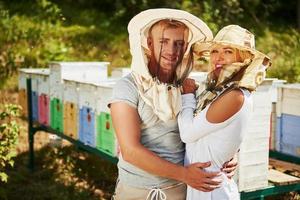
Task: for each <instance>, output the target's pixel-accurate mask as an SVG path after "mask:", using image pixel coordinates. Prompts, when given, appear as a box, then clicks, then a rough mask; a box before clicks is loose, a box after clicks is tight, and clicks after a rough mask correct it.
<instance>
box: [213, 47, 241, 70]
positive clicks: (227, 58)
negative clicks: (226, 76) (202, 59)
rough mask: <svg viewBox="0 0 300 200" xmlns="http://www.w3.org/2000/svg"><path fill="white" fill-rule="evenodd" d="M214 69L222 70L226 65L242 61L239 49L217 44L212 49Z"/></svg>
mask: <svg viewBox="0 0 300 200" xmlns="http://www.w3.org/2000/svg"><path fill="white" fill-rule="evenodd" d="M210 62H211V67H212V70H215V71H220V70H221V69H222V68H223V67H224V66H225V65H228V64H232V63H234V62H241V58H240V56H239V54H238V51H237V49H235V48H232V47H230V46H226V45H215V46H213V48H212V49H211V51H210Z"/></svg>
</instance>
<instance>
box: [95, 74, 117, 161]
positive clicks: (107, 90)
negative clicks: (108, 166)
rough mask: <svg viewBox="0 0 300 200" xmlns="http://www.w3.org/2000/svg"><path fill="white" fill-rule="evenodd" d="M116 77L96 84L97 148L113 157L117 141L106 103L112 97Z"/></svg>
mask: <svg viewBox="0 0 300 200" xmlns="http://www.w3.org/2000/svg"><path fill="white" fill-rule="evenodd" d="M116 81H117V80H116V79H108V80H106V81H105V82H103V83H101V84H99V85H97V95H96V100H97V101H96V113H97V124H96V127H97V130H96V131H97V133H96V134H97V144H96V145H97V149H99V150H101V151H103V152H104V153H107V154H109V155H111V156H113V157H117V156H118V152H119V151H118V142H117V139H116V135H115V131H114V129H113V124H112V119H111V115H110V110H109V108H108V106H107V105H108V103H109V101H110V99H111V97H112V90H113V86H114V85H115V83H116Z"/></svg>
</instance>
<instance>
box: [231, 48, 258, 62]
mask: <svg viewBox="0 0 300 200" xmlns="http://www.w3.org/2000/svg"><path fill="white" fill-rule="evenodd" d="M235 49H236V53H237V56H239V57H240V59H241V62H244V61H245V60H246V59H252V58H253V57H254V55H253V54H252V53H251V52H250V51H247V50H241V49H237V48H235Z"/></svg>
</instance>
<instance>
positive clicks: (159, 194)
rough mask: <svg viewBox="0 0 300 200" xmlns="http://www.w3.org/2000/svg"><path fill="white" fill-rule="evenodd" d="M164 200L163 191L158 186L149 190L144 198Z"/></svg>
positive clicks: (165, 197)
mask: <svg viewBox="0 0 300 200" xmlns="http://www.w3.org/2000/svg"><path fill="white" fill-rule="evenodd" d="M148 199H149V200H166V199H167V196H166V194H165V193H164V191H163V190H162V189H160V188H157V187H154V188H152V189H151V190H150V192H149V193H148V195H147V198H146V200H148Z"/></svg>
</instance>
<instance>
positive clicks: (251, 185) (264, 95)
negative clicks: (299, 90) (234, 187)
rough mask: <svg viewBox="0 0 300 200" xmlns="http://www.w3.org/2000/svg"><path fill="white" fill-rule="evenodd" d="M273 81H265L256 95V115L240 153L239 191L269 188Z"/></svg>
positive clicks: (254, 102) (254, 96)
mask: <svg viewBox="0 0 300 200" xmlns="http://www.w3.org/2000/svg"><path fill="white" fill-rule="evenodd" d="M272 82H273V80H265V81H264V82H263V84H262V85H260V86H259V87H258V88H257V90H256V91H255V92H254V93H253V94H252V97H253V113H252V116H251V120H250V122H249V124H248V128H247V133H246V136H245V138H244V140H243V142H242V144H241V147H240V151H239V153H238V159H239V165H238V170H237V171H238V172H237V177H236V178H237V182H238V186H239V191H248V190H254V189H258V188H263V187H266V186H267V185H268V163H269V137H270V117H271V105H272V103H271V98H270V96H271V95H270V93H271V86H272Z"/></svg>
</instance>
